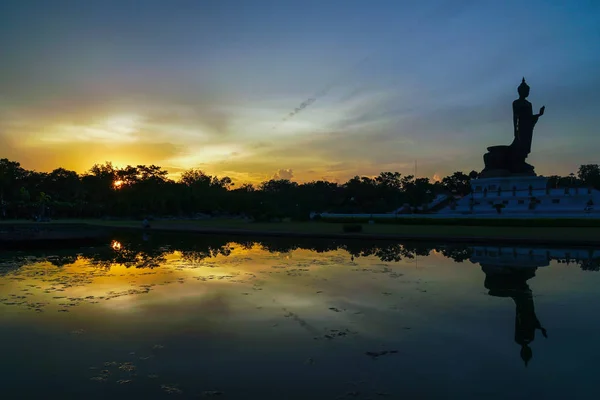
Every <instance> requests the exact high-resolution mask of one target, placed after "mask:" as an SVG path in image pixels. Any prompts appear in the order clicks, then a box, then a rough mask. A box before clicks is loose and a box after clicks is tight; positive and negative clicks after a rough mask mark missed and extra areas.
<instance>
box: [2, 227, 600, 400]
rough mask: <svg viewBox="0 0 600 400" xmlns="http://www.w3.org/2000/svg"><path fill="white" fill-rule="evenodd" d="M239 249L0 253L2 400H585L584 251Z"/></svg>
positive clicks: (200, 239) (587, 316) (181, 241)
mask: <svg viewBox="0 0 600 400" xmlns="http://www.w3.org/2000/svg"><path fill="white" fill-rule="evenodd" d="M240 241H241V239H240V238H220V237H208V236H189V235H187V236H184V237H182V236H177V235H169V236H156V235H154V236H152V237H148V236H146V237H144V238H143V239H142V238H138V237H133V238H132V237H127V236H118V237H115V239H114V241H112V242H111V243H110V244H107V245H106V246H104V247H98V248H88V249H76V250H58V249H56V250H46V251H43V252H42V251H40V252H37V253H36V252H31V253H7V252H4V253H1V255H0V328H1V329H0V354H2V359H3V362H2V364H1V367H0V368H1V369H0V383H1V384H2V386H1V387H2V391H3V394H2V398H6V399H18V398H24V399H25V398H27V399H29V398H32V399H33V398H43V397H47V396H52V397H55V398H64V399H71V398H72V399H79V398H85V399H101V398H111V399H125V398H128V399H129V398H145V399H155V398H156V399H162V398H223V399H337V398H339V399H346V398H348V399H351V398H356V399H386V398H390V399H404V398H410V399H432V398H433V399H435V398H440V399H441V398H443V399H448V398H457V399H459V398H460V399H465V398H467V399H470V398H472V399H475V398H477V399H480V398H488V399H505V398H512V399H521V398H522V399H525V398H540V399H549V398H578V399H585V398H597V395H598V389H597V388H598V386H597V371H598V369H597V364H598V357H599V355H600V344H598V343H599V342H598V340H597V337H598V334H600V322H599V321H600V320H599V319H598V318H597V315H598V312H599V311H600V306H599V304H600V302H599V301H598V300H600V291H599V290H598V288H599V286H600V273H598V272H597V271H598V269H599V268H598V267H599V266H600V251H599V250H598V249H568V248H567V249H560V248H558V249H542V248H524V247H502V248H499V247H498V246H488V247H484V246H479V247H472V246H460V247H456V246H450V245H443V244H438V245H435V244H419V245H415V244H412V245H406V246H402V245H400V244H398V243H384V242H375V243H366V242H364V241H352V242H347V243H335V242H331V241H325V242H324V241H302V242H298V241H290V240H283V239H278V240H268V241H261V242H252V241H244V242H242V243H240ZM567 261H568V263H567ZM544 333H545V335H546V336H547V337H544Z"/></svg>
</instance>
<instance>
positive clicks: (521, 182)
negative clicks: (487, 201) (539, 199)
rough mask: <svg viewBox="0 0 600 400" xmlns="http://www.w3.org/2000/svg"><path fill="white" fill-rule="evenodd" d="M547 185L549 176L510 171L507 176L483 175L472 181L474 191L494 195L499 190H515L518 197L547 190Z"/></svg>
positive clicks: (505, 191)
mask: <svg viewBox="0 0 600 400" xmlns="http://www.w3.org/2000/svg"><path fill="white" fill-rule="evenodd" d="M480 176H481V175H480ZM547 186H548V178H545V177H543V176H535V175H526V174H510V173H509V174H508V175H505V176H492V177H483V178H478V179H473V180H472V181H471V190H472V191H473V193H476V194H483V193H484V192H485V193H489V194H490V195H492V194H497V192H500V194H502V192H504V193H510V194H512V193H513V192H514V195H515V196H517V197H529V196H531V195H532V193H533V192H538V193H539V192H540V191H544V192H545V191H546V188H547Z"/></svg>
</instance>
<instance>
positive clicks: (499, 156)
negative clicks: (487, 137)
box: [479, 145, 536, 178]
mask: <svg viewBox="0 0 600 400" xmlns="http://www.w3.org/2000/svg"><path fill="white" fill-rule="evenodd" d="M487 150H488V152H487V153H486V154H484V155H483V162H484V163H485V168H484V169H483V171H481V173H480V174H479V176H480V177H481V178H492V177H509V176H513V175H519V176H536V173H535V172H534V167H533V165H530V164H527V163H526V162H525V155H523V154H520V153H519V152H518V151H517V150H516V148H515V146H514V145H510V146H491V147H488V148H487Z"/></svg>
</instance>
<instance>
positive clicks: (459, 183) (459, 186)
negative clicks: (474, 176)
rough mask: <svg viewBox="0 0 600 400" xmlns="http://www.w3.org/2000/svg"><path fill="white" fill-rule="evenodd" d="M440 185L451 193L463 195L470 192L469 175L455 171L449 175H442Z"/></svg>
mask: <svg viewBox="0 0 600 400" xmlns="http://www.w3.org/2000/svg"><path fill="white" fill-rule="evenodd" d="M471 173H472V172H471ZM442 186H443V187H444V188H445V189H446V190H447V191H449V192H451V193H456V194H458V195H460V196H465V195H467V194H469V193H471V177H470V176H469V175H466V174H464V173H463V172H460V171H457V172H455V173H453V174H452V175H450V176H446V177H444V178H443V179H442Z"/></svg>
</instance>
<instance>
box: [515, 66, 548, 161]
mask: <svg viewBox="0 0 600 400" xmlns="http://www.w3.org/2000/svg"><path fill="white" fill-rule="evenodd" d="M517 92H518V93H519V98H518V99H517V100H515V101H513V104H512V108H513V127H514V133H515V138H514V140H513V143H512V144H511V146H512V147H513V148H514V151H515V155H516V156H517V158H519V159H521V158H522V159H523V160H524V159H525V158H527V155H529V153H530V152H531V142H532V139H533V128H534V127H535V124H536V123H537V122H538V119H539V118H540V117H541V116H542V115H544V110H545V109H546V107H545V106H544V107H542V108H540V113H539V114H535V115H534V114H533V107H532V105H531V103H530V102H529V101H527V100H526V99H527V97H528V96H529V85H527V83H525V77H523V80H522V81H521V84H520V85H519V87H518V88H517Z"/></svg>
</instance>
